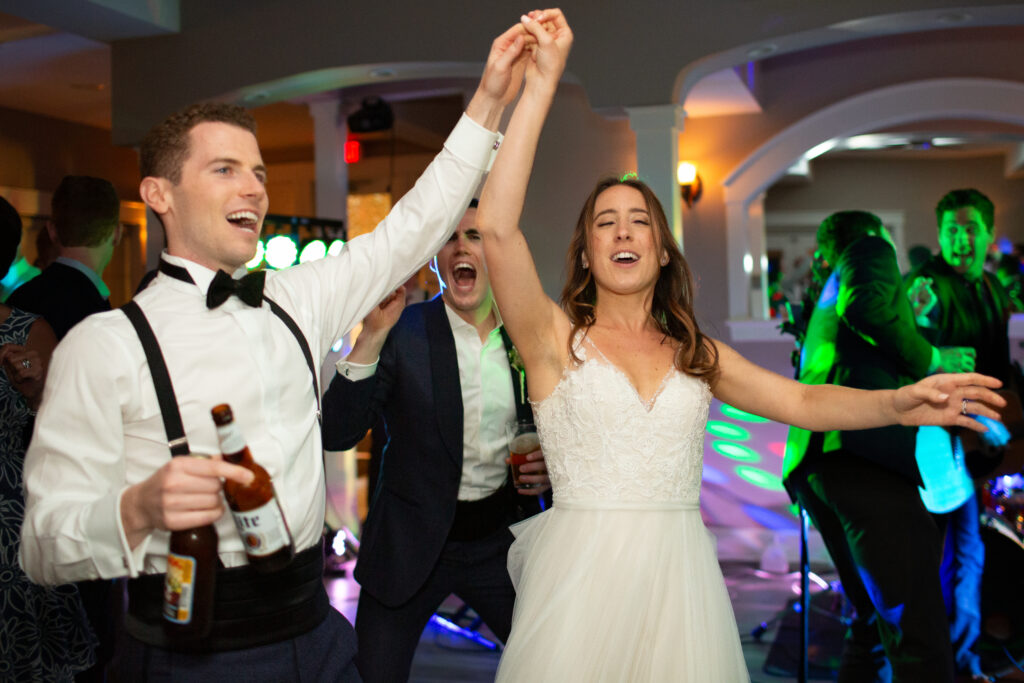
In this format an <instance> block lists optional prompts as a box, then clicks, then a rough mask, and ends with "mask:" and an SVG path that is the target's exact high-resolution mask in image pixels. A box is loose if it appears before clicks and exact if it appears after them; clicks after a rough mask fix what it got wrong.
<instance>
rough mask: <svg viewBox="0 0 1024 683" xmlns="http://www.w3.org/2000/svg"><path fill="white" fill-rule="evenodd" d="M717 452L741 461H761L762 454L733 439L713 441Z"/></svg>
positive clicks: (712, 445) (712, 444)
mask: <svg viewBox="0 0 1024 683" xmlns="http://www.w3.org/2000/svg"><path fill="white" fill-rule="evenodd" d="M711 448H713V449H714V450H715V451H716V452H717V453H720V454H721V455H724V456H725V457H727V458H731V459H733V460H739V461H740V462H761V454H760V453H758V452H757V451H755V450H754V449H753V448H750V447H749V446H743V445H741V444H738V443H732V442H731V441H714V442H712V443H711Z"/></svg>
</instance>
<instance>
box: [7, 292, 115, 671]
mask: <svg viewBox="0 0 1024 683" xmlns="http://www.w3.org/2000/svg"><path fill="white" fill-rule="evenodd" d="M37 317H38V316H35V315H31V314H29V313H25V312H23V311H19V310H18V309H13V310H12V311H11V314H10V316H8V318H7V319H6V320H4V321H3V322H2V323H0V345H3V344H24V343H25V340H26V339H27V338H28V332H29V328H30V327H31V326H32V323H33V322H35V320H36V318H37ZM30 422H31V414H30V412H29V409H28V405H27V404H26V402H25V399H24V397H23V396H22V395H21V394H20V393H18V391H17V390H16V389H15V388H14V387H13V386H11V383H10V381H9V380H8V379H7V374H6V373H5V372H4V371H3V369H2V368H0V682H2V683H8V681H11V682H14V681H17V682H18V683H22V682H27V681H45V682H46V683H50V682H51V681H71V680H73V679H74V674H75V672H76V671H81V670H83V669H85V668H88V667H89V666H91V665H92V663H93V650H94V647H95V639H94V637H93V635H92V631H91V630H90V629H89V626H88V623H87V621H86V617H85V612H84V611H83V610H82V604H81V600H80V599H79V597H78V589H77V588H75V586H74V585H66V586H56V587H50V586H37V585H35V584H34V583H32V582H31V581H29V580H28V577H26V576H25V574H24V573H23V572H22V571H21V568H20V567H19V566H18V546H19V539H20V536H21V522H22V519H23V518H24V516H25V502H24V498H23V496H22V467H23V464H24V461H25V447H26V445H27V444H28V437H29V436H30V426H31V424H30Z"/></svg>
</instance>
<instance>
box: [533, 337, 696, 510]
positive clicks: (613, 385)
mask: <svg viewBox="0 0 1024 683" xmlns="http://www.w3.org/2000/svg"><path fill="white" fill-rule="evenodd" d="M577 355H578V356H579V357H580V359H581V361H583V362H582V364H580V365H579V366H573V367H570V368H567V369H566V371H565V373H564V375H563V376H562V380H561V381H560V382H559V383H558V386H556V387H555V389H554V391H553V392H552V393H551V395H550V396H548V397H547V398H545V399H544V400H543V401H540V402H537V403H534V404H533V415H534V419H535V420H536V423H537V428H538V430H539V432H540V441H541V447H542V449H543V451H544V459H545V461H546V462H547V468H548V473H549V474H550V476H551V485H552V487H553V489H554V499H555V504H556V506H557V505H558V503H559V501H562V502H566V503H568V502H574V501H588V502H605V503H615V502H622V503H631V502H635V503H697V502H698V501H699V497H700V482H701V474H702V466H703V458H704V429H705V426H706V423H707V419H708V407H709V405H710V402H711V391H710V389H709V388H708V385H707V383H706V382H704V381H703V380H700V379H696V378H694V377H690V376H689V375H686V374H683V373H681V372H679V371H677V370H675V369H673V370H671V371H670V372H669V373H668V374H667V375H666V376H665V380H664V381H663V382H662V385H661V387H660V388H659V389H658V391H657V392H656V393H655V395H654V396H653V397H652V398H651V399H650V401H649V403H648V404H645V403H644V402H643V400H642V399H641V397H640V395H639V394H638V393H637V391H636V389H635V388H634V387H633V385H632V384H631V383H630V381H629V378H628V377H626V375H625V374H624V373H623V372H622V371H621V370H619V369H618V368H617V367H615V365H613V364H612V363H611V362H610V361H608V359H606V358H605V357H604V355H603V354H601V352H600V351H599V350H598V349H597V347H596V346H594V345H593V344H592V343H591V342H590V341H589V340H587V339H585V338H584V341H583V342H582V343H578V344H577Z"/></svg>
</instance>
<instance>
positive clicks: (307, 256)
mask: <svg viewBox="0 0 1024 683" xmlns="http://www.w3.org/2000/svg"><path fill="white" fill-rule="evenodd" d="M324 256H327V245H326V244H324V241H323V240H313V241H312V242H310V243H309V244H307V245H306V246H304V247H303V248H302V252H301V253H300V254H299V263H307V262H309V261H316V260H317V259H322V258H323V257H324Z"/></svg>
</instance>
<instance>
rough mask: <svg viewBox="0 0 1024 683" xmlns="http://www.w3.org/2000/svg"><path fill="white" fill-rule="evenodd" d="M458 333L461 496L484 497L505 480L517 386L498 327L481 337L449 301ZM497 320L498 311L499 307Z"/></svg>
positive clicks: (450, 315) (447, 310)
mask: <svg viewBox="0 0 1024 683" xmlns="http://www.w3.org/2000/svg"><path fill="white" fill-rule="evenodd" d="M444 312H445V313H447V314H448V322H449V324H451V327H452V336H453V337H455V355H456V356H457V357H458V359H459V387H460V388H461V390H462V479H461V480H460V481H459V500H479V499H481V498H485V497H487V496H489V495H491V494H492V493H494V492H495V491H497V490H498V489H499V488H500V487H501V485H502V484H504V483H505V477H506V476H507V474H508V465H506V464H505V458H506V457H507V456H508V435H507V434H506V432H505V425H507V424H508V423H509V422H513V421H515V419H516V406H515V392H514V391H513V389H512V373H511V371H510V370H509V367H508V354H507V353H506V352H505V343H504V342H503V341H502V339H501V332H500V331H499V329H498V328H497V327H495V328H494V329H493V330H491V331H490V333H489V334H488V335H487V339H486V340H485V341H483V342H481V341H480V335H479V334H478V333H477V331H476V328H475V327H473V326H472V325H470V324H469V323H467V322H466V321H465V320H463V319H462V318H460V317H459V316H458V314H457V313H455V311H453V310H452V309H450V308H449V307H448V306H445V307H444ZM494 314H495V318H496V320H497V323H498V325H501V319H500V318H498V311H497V309H495V311H494Z"/></svg>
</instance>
